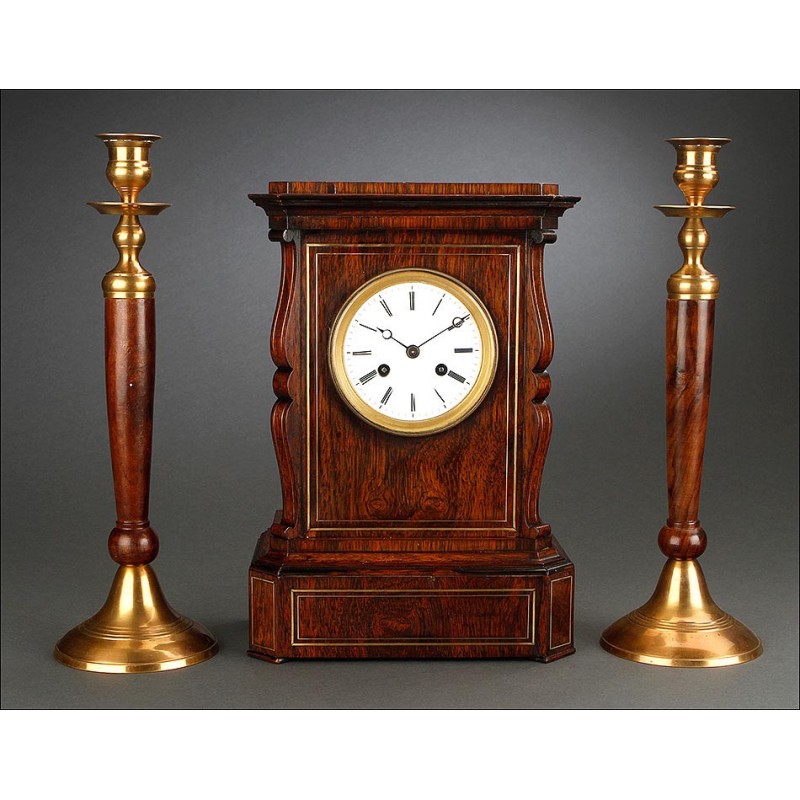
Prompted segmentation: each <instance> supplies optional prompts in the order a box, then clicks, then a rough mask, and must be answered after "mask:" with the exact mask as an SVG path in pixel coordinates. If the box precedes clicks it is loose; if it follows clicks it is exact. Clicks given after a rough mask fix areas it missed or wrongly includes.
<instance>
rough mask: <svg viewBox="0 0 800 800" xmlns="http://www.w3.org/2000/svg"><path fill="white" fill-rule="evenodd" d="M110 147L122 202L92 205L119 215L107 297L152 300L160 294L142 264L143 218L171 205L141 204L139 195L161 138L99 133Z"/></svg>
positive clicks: (113, 180) (110, 171) (112, 179)
mask: <svg viewBox="0 0 800 800" xmlns="http://www.w3.org/2000/svg"><path fill="white" fill-rule="evenodd" d="M97 136H98V138H99V139H102V140H103V141H104V142H105V144H106V147H107V148H108V166H107V167H106V177H107V178H108V181H109V183H110V184H111V185H112V186H113V187H114V188H115V189H116V190H117V191H118V192H119V196H120V198H121V202H103V203H89V205H90V206H92V208H95V209H97V211H99V212H100V213H101V214H116V215H119V217H120V220H119V222H118V223H117V227H116V228H115V229H114V244H115V245H116V247H117V251H118V252H119V260H118V261H117V263H116V265H115V266H114V267H113V269H111V270H110V271H109V272H107V273H106V275H105V277H104V278H103V294H104V296H105V297H115V298H148V297H153V296H154V295H155V291H156V282H155V279H154V278H153V276H152V275H151V274H150V273H149V272H148V271H147V270H146V269H145V268H144V267H143V266H142V265H141V263H140V262H139V251H140V250H141V249H142V247H143V246H144V243H145V234H144V228H142V225H141V223H140V222H139V217H140V216H153V215H155V214H160V213H161V212H162V211H163V210H164V209H165V208H169V204H168V203H140V202H139V193H140V192H141V191H142V189H144V187H145V186H147V184H148V183H149V182H150V177H151V175H152V168H151V166H150V146H151V145H152V143H153V142H155V141H157V140H158V139H160V138H161V137H160V136H156V135H155V134H149V133H98V134H97Z"/></svg>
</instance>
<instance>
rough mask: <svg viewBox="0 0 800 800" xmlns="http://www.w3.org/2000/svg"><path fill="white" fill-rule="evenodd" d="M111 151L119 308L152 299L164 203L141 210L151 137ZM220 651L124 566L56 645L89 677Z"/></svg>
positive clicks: (126, 138)
mask: <svg viewBox="0 0 800 800" xmlns="http://www.w3.org/2000/svg"><path fill="white" fill-rule="evenodd" d="M98 136H99V138H101V139H102V140H103V141H104V142H105V143H106V146H107V147H108V152H109V161H108V167H107V169H106V175H107V176H108V179H109V181H110V182H111V184H112V185H113V186H114V188H115V189H117V191H118V192H119V194H120V198H121V202H107V203H89V205H91V206H92V207H94V208H96V209H97V210H98V211H99V212H100V213H101V214H113V215H117V216H119V217H120V220H119V223H118V224H117V227H116V229H115V230H114V243H115V244H116V246H117V250H118V251H119V261H118V262H117V264H116V266H115V267H114V269H112V270H111V271H110V272H108V273H107V274H106V276H105V278H104V279H103V294H104V295H105V297H106V298H112V300H113V302H112V305H113V303H117V302H118V303H126V302H128V301H129V300H130V299H146V298H152V297H153V295H154V293H155V288H156V285H155V280H154V279H153V276H152V275H151V274H150V273H149V272H148V271H147V270H145V269H144V267H142V265H141V264H140V263H139V258H138V255H139V251H140V250H141V248H142V245H143V244H144V238H145V237H144V231H143V230H142V226H141V225H140V223H139V216H147V215H153V214H158V213H160V212H161V211H163V210H164V209H165V208H168V205H167V204H166V203H140V202H139V200H138V197H139V193H140V191H141V190H142V189H143V188H144V187H145V186H146V185H147V183H148V181H149V180H150V174H151V168H150V161H149V150H150V145H151V144H152V143H153V142H154V141H156V140H157V139H159V138H160V137H158V136H154V135H151V134H126V133H121V134H114V133H103V134H98ZM218 649H219V646H218V645H217V641H216V639H215V638H214V636H213V635H212V634H211V633H209V632H208V631H207V630H206V629H205V628H204V627H203V626H202V625H200V624H198V623H196V622H193V621H192V620H190V619H188V618H187V617H183V616H181V615H179V614H177V613H176V612H175V611H174V610H173V609H172V608H171V607H170V605H169V603H168V602H167V601H166V598H165V597H164V594H163V592H162V591H161V587H160V586H159V583H158V579H157V578H156V574H155V572H154V571H153V569H152V567H150V566H149V565H131V564H123V565H122V566H121V567H119V569H118V570H117V574H116V576H115V577H114V581H113V583H112V585H111V591H110V592H109V595H108V599H107V600H106V602H105V604H104V605H103V607H102V608H101V609H100V611H98V612H97V613H96V614H95V615H94V616H93V617H91V618H90V619H88V620H86V621H85V622H82V623H81V624H80V625H77V626H76V627H75V628H73V629H72V630H71V631H70V632H69V633H67V634H66V636H64V637H63V638H62V639H61V640H60V641H59V642H58V644H57V645H56V647H55V651H54V656H55V658H56V659H57V660H58V661H60V662H61V663H62V664H66V665H67V666H69V667H73V668H75V669H81V670H87V671H90V672H111V673H115V672H116V673H124V672H128V673H130V672H161V671H164V670H172V669H179V668H181V667H188V666H191V665H192V664H198V663H200V662H201V661H205V660H206V659H209V658H211V656H213V655H214V654H215V653H216V652H217V651H218Z"/></svg>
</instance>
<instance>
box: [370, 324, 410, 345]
mask: <svg viewBox="0 0 800 800" xmlns="http://www.w3.org/2000/svg"><path fill="white" fill-rule="evenodd" d="M375 327H376V328H378V326H377V325H376V326H375ZM378 330H379V331H380V332H381V336H383V338H384V339H386V340H389V339H392V340H393V341H395V342H397V344H399V345H400V346H401V347H407V345H404V344H403V343H402V342H401V341H400V340H399V339H395V338H394V336H393V335H392V332H391V331H390V330H389V329H388V328H378Z"/></svg>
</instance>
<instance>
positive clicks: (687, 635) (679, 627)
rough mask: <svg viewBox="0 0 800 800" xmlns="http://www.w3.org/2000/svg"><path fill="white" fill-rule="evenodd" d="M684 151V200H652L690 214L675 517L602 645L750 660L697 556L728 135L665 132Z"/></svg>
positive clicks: (674, 355)
mask: <svg viewBox="0 0 800 800" xmlns="http://www.w3.org/2000/svg"><path fill="white" fill-rule="evenodd" d="M667 141H668V142H670V144H672V145H673V146H674V147H675V149H676V151H677V154H678V163H677V166H676V168H675V172H674V173H673V178H674V180H675V183H676V184H677V185H678V188H680V190H681V191H682V192H683V194H684V196H685V197H686V202H687V204H688V205H685V206H677V205H675V206H673V205H664V206H656V208H657V209H659V210H660V211H661V212H662V213H664V214H665V215H666V216H668V217H680V218H682V219H684V220H685V222H684V223H683V227H682V228H681V232H680V234H679V235H678V242H679V244H680V247H681V250H682V252H683V256H684V262H683V265H682V266H681V268H680V269H679V270H677V272H675V273H673V274H672V275H671V276H670V278H669V280H668V281H667V362H666V363H667V375H666V377H667V484H668V492H669V516H668V518H667V523H666V525H664V527H663V528H662V529H661V531H660V533H659V535H658V544H659V547H660V548H661V552H662V553H664V555H665V556H667V558H668V561H667V563H666V565H665V566H664V569H663V570H662V572H661V577H660V579H659V581H658V585H657V586H656V589H655V592H654V593H653V596H652V597H651V598H650V600H648V601H647V603H645V604H644V605H643V606H642V607H641V608H639V609H637V610H636V611H632V612H631V613H630V614H628V615H627V616H625V617H623V618H622V619H620V620H617V622H615V623H614V624H613V625H611V627H609V628H607V629H606V630H605V631H604V633H603V636H602V639H601V640H600V644H601V645H602V646H603V647H604V648H605V649H606V650H608V652H610V653H613V654H614V655H616V656H620V657H621V658H627V659H630V660H631V661H640V662H643V663H645V664H659V665H661V666H668V667H720V666H726V665H728V664H741V663H743V662H745V661H752V660H753V659H754V658H757V657H758V656H759V655H761V652H762V651H761V642H759V640H758V638H757V637H756V636H755V635H754V634H753V633H752V632H751V631H750V630H749V629H748V628H746V627H745V626H744V625H742V623H741V622H738V621H737V620H735V619H734V618H733V617H731V616H730V615H729V614H726V613H725V612H724V611H722V610H721V609H720V608H719V607H718V606H717V605H716V603H714V601H713V600H712V599H711V595H710V593H709V591H708V587H707V585H706V580H705V577H704V576H703V571H702V569H701V568H700V564H699V563H698V561H697V559H698V557H699V556H700V555H701V554H702V553H703V551H704V550H705V549H706V534H705V531H704V530H703V528H702V527H700V522H699V520H698V508H699V504H700V483H701V478H702V472H703V449H704V447H705V439H706V424H707V421H708V401H709V393H710V389H711V355H712V350H713V342H714V304H715V302H716V298H717V293H718V291H719V279H718V278H717V276H716V275H712V274H711V273H710V272H709V271H708V270H707V269H706V268H705V266H704V265H703V254H704V253H705V251H706V248H707V247H708V242H709V237H708V231H707V230H706V227H705V224H704V223H703V219H704V218H708V217H723V216H724V215H725V214H727V213H728V212H729V211H731V210H732V207H731V206H707V205H704V201H705V199H706V196H707V195H708V193H709V192H710V191H711V190H712V189H713V188H714V187H715V186H716V185H717V181H718V180H719V174H718V172H717V165H716V159H717V153H718V152H719V151H720V149H721V148H722V147H723V145H725V144H727V143H728V142H729V141H730V139H709V138H703V137H699V138H692V139H668V140H667Z"/></svg>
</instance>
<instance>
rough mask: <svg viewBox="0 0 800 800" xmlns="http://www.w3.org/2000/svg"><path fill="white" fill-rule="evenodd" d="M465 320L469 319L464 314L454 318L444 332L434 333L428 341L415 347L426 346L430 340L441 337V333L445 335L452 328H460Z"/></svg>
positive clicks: (467, 315)
mask: <svg viewBox="0 0 800 800" xmlns="http://www.w3.org/2000/svg"><path fill="white" fill-rule="evenodd" d="M467 319H469V314H466V315H465V316H463V317H454V318H453V324H452V325H449V326H448V327H447V328H445V329H444V330H441V331H439V333H434V334H433V336H431V338H430V339H426V340H425V341H424V342H423V343H422V344H420V345H417V346H418V347H422V345H423V344H428V342H430V341H431V340H433V339H435V338H436V337H437V336H441V335H442V334H443V333H447V331H451V330H453V328H460V327H461V326H462V325H463V324H464V321H465V320H467Z"/></svg>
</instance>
